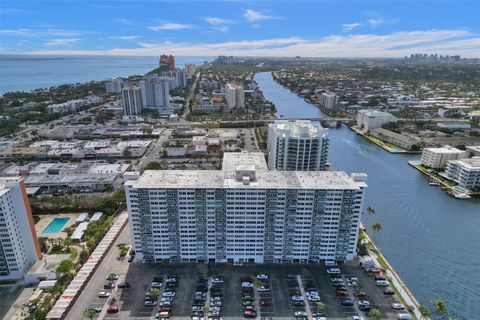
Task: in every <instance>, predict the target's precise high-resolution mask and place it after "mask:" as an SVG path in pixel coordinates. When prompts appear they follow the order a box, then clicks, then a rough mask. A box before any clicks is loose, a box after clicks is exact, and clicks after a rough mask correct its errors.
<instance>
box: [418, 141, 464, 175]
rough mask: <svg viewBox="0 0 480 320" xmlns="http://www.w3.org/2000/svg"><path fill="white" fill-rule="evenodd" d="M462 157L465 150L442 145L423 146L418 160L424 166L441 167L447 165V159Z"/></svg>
mask: <svg viewBox="0 0 480 320" xmlns="http://www.w3.org/2000/svg"><path fill="white" fill-rule="evenodd" d="M464 157H465V151H462V150H459V149H457V148H453V147H450V146H444V147H442V148H424V149H423V152H422V158H421V159H420V161H421V163H422V165H423V166H425V167H428V168H432V169H442V168H445V167H446V166H447V162H448V161H450V160H457V159H462V158H464Z"/></svg>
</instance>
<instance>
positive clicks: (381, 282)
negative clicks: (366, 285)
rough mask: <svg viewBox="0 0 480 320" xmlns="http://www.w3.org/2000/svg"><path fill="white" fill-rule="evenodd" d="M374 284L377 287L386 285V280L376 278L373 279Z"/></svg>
mask: <svg viewBox="0 0 480 320" xmlns="http://www.w3.org/2000/svg"><path fill="white" fill-rule="evenodd" d="M375 284H376V285H377V286H379V287H386V286H388V282H387V281H386V280H377V281H375Z"/></svg>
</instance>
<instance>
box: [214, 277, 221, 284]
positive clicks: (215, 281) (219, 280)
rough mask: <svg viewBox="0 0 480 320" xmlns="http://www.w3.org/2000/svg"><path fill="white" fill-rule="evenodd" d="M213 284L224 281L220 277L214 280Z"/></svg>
mask: <svg viewBox="0 0 480 320" xmlns="http://www.w3.org/2000/svg"><path fill="white" fill-rule="evenodd" d="M212 283H223V279H222V278H219V277H215V278H213V279H212Z"/></svg>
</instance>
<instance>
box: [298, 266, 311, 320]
mask: <svg viewBox="0 0 480 320" xmlns="http://www.w3.org/2000/svg"><path fill="white" fill-rule="evenodd" d="M297 283H298V287H299V288H300V293H301V294H302V297H303V301H304V302H305V311H307V318H308V319H309V320H312V319H313V315H312V309H310V301H308V299H307V295H306V294H305V288H304V287H303V282H302V276H300V275H299V274H297Z"/></svg>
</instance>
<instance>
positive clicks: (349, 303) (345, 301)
mask: <svg viewBox="0 0 480 320" xmlns="http://www.w3.org/2000/svg"><path fill="white" fill-rule="evenodd" d="M340 304H341V305H342V306H353V301H352V299H342V300H340Z"/></svg>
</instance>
